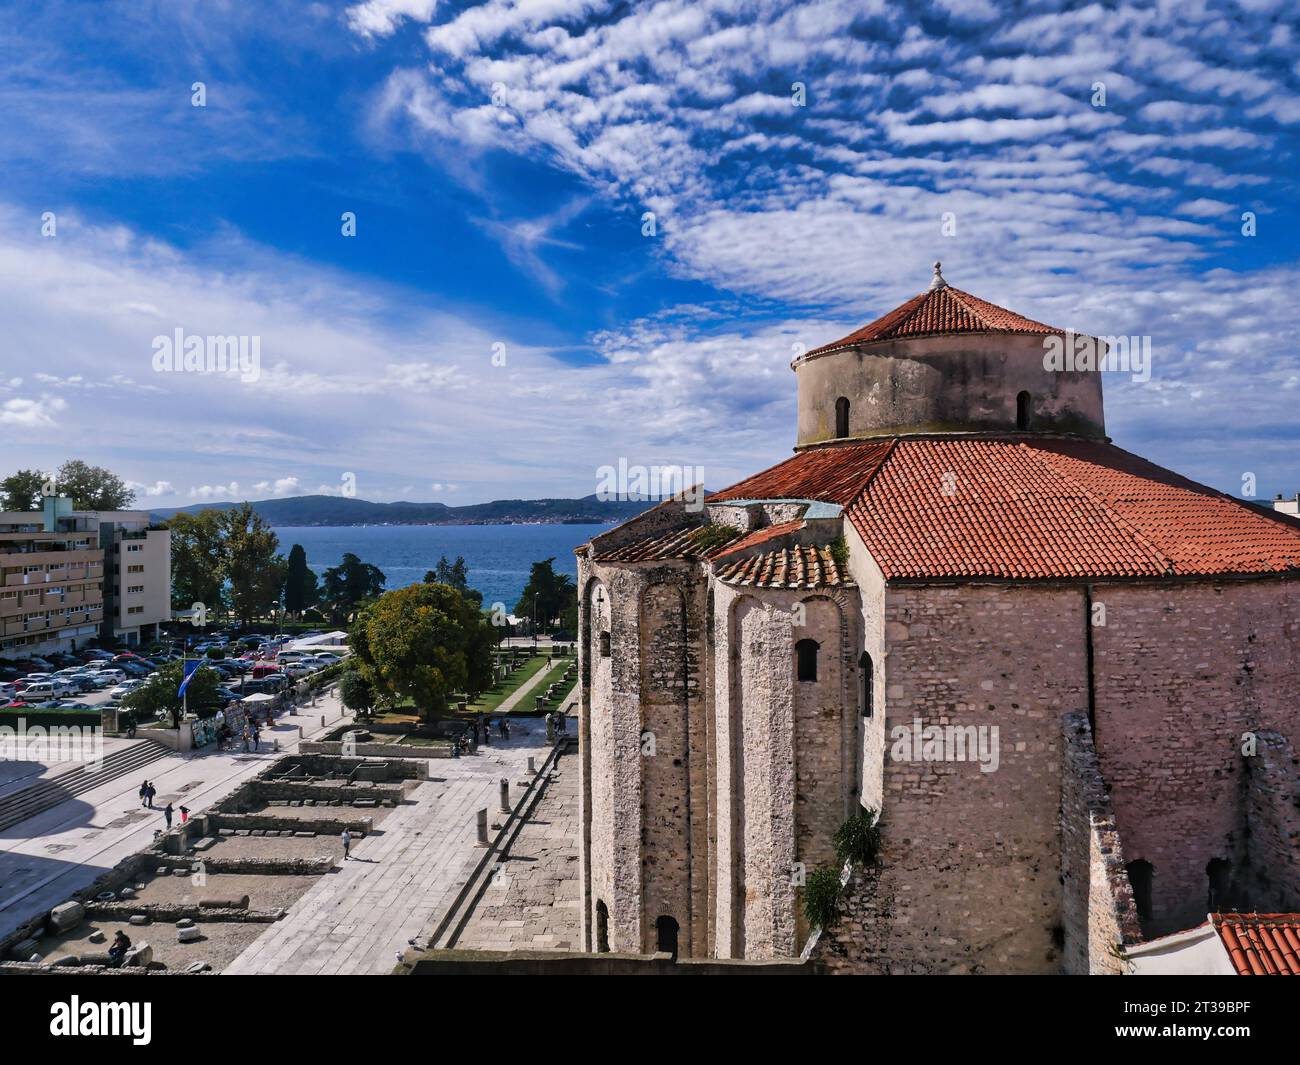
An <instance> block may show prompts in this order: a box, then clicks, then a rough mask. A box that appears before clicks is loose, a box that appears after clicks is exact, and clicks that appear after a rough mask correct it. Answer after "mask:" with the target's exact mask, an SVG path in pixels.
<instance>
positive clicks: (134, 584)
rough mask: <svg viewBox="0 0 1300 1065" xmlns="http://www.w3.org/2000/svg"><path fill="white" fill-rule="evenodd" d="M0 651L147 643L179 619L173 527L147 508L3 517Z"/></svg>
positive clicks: (61, 503) (64, 509)
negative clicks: (174, 608)
mask: <svg viewBox="0 0 1300 1065" xmlns="http://www.w3.org/2000/svg"><path fill="white" fill-rule="evenodd" d="M0 568H2V569H3V573H2V575H0V580H2V582H3V583H2V585H0V657H4V658H17V657H20V656H22V655H39V654H44V653H47V652H51V651H67V650H73V649H75V648H79V647H84V646H85V645H86V644H87V643H89V642H90V641H91V640H92V639H94V638H96V637H101V638H103V639H106V640H118V641H122V642H125V643H128V644H136V643H147V642H149V641H150V640H153V639H155V638H156V637H157V635H158V627H159V625H161V624H162V622H164V621H167V620H168V619H169V618H170V616H171V602H170V596H171V533H170V532H168V531H167V530H166V529H158V528H151V527H150V523H149V515H148V514H147V513H145V512H143V511H84V510H74V509H73V507H72V500H70V499H67V498H65V497H61V496H51V497H48V498H47V499H46V500H45V506H44V509H43V510H40V511H10V512H8V513H0Z"/></svg>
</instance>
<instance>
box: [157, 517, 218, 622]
mask: <svg viewBox="0 0 1300 1065" xmlns="http://www.w3.org/2000/svg"><path fill="white" fill-rule="evenodd" d="M163 524H164V525H165V526H166V527H167V528H168V529H170V530H171V534H172V537H171V540H172V606H174V607H176V609H178V610H184V609H186V608H188V607H190V606H193V605H194V604H195V603H202V604H204V606H206V607H208V609H209V610H210V611H213V612H215V611H217V610H219V609H220V608H221V602H222V587H223V585H224V584H225V582H226V542H225V530H224V527H223V522H222V517H221V511H219V510H201V511H199V513H197V514H177V515H175V516H174V517H172V518H169V519H168V520H167V521H165V522H163Z"/></svg>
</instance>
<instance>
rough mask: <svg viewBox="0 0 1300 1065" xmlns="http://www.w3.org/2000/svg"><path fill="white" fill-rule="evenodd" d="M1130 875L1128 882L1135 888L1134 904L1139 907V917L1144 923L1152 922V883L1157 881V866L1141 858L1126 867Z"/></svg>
mask: <svg viewBox="0 0 1300 1065" xmlns="http://www.w3.org/2000/svg"><path fill="white" fill-rule="evenodd" d="M1124 869H1125V871H1126V872H1127V873H1128V882H1129V883H1130V884H1131V885H1132V886H1133V904H1134V905H1135V906H1136V907H1137V912H1138V917H1139V918H1141V919H1142V920H1143V921H1149V920H1151V881H1152V880H1154V879H1155V872H1156V870H1155V866H1153V865H1152V864H1151V863H1150V862H1148V861H1146V860H1145V859H1142V858H1139V859H1138V860H1137V861H1135V862H1129V863H1128V865H1126V866H1125V867H1124Z"/></svg>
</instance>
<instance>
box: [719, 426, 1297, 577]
mask: <svg viewBox="0 0 1300 1065" xmlns="http://www.w3.org/2000/svg"><path fill="white" fill-rule="evenodd" d="M800 498H803V499H818V500H822V501H825V502H830V503H838V504H840V505H842V506H845V507H846V513H847V514H848V516H849V518H850V520H851V521H852V522H853V525H854V527H855V528H856V529H857V531H858V533H859V535H860V536H861V537H862V539H863V541H864V542H865V543H866V545H867V548H868V550H870V552H871V554H872V556H873V557H874V558H875V560H876V562H877V563H878V564H879V565H880V567H881V569H882V571H883V572H884V575H885V577H886V578H889V579H905V578H931V577H934V578H943V577H956V578H960V577H971V578H974V577H998V578H1008V579H1020V580H1033V579H1059V578H1075V577H1077V578H1084V577H1163V576H1214V575H1227V574H1250V573H1297V574H1300V528H1298V527H1296V526H1295V525H1293V524H1291V523H1288V522H1282V521H1278V520H1277V519H1275V518H1272V517H1269V516H1268V515H1267V514H1265V513H1263V512H1260V511H1257V510H1255V509H1254V508H1251V507H1248V506H1246V505H1245V504H1243V503H1240V502H1238V501H1236V500H1234V499H1232V498H1231V497H1229V496H1226V495H1223V494H1222V493H1220V492H1216V491H1214V490H1213V489H1210V488H1206V487H1204V486H1202V485H1198V484H1196V483H1195V482H1194V481H1189V480H1188V479H1187V478H1185V477H1180V476H1179V475H1178V474H1175V473H1172V472H1170V471H1169V470H1165V469H1162V468H1161V467H1159V466H1156V465H1155V464H1154V463H1150V462H1147V461H1145V460H1144V459H1141V458H1138V457H1137V456H1136V455H1133V454H1130V453H1129V452H1127V451H1124V450H1122V449H1120V448H1117V447H1115V446H1113V445H1111V444H1107V443H1104V442H1102V441H1090V440H1074V439H1065V438H1054V437H1048V436H1041V437H1038V436H1014V435H1013V436H1006V437H940V438H900V439H896V440H882V441H874V442H870V443H859V444H838V445H834V446H830V447H824V448H817V449H813V450H809V451H803V452H800V453H799V454H797V455H795V456H794V457H793V458H791V459H787V460H786V461H785V462H782V463H780V464H779V465H776V466H773V467H772V468H771V469H769V470H766V471H764V472H763V473H760V474H757V475H755V476H753V477H750V478H748V479H746V480H744V481H741V482H740V483H739V484H737V485H733V486H732V487H731V488H728V489H726V490H724V491H722V492H718V493H716V494H715V495H712V496H710V497H709V502H711V503H712V502H722V501H725V500H729V499H800Z"/></svg>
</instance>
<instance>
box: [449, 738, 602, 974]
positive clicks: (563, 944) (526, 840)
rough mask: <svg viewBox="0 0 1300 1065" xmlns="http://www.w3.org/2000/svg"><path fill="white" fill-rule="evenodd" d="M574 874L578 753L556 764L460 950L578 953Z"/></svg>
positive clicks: (458, 942) (578, 899)
mask: <svg viewBox="0 0 1300 1065" xmlns="http://www.w3.org/2000/svg"><path fill="white" fill-rule="evenodd" d="M581 922H582V902H581V892H580V884H579V869H578V754H577V751H576V750H574V751H571V752H569V753H567V754H565V755H563V756H561V758H560V759H559V761H558V762H557V763H556V767H555V769H554V771H553V772H552V773H551V774H550V778H549V779H548V781H547V783H546V785H545V787H544V790H543V791H542V794H541V797H540V798H539V799H538V800H537V805H536V806H535V807H534V808H533V812H532V816H531V817H529V818H528V820H527V821H525V822H524V824H523V826H522V827H521V828H520V830H519V835H518V836H517V837H516V838H515V841H514V844H513V845H512V846H511V847H510V850H509V851H508V852H507V853H506V855H505V857H504V859H503V860H502V861H501V862H500V864H499V869H498V871H497V873H496V874H495V875H494V876H493V877H492V879H491V881H490V882H489V884H488V886H487V889H486V890H485V891H484V893H483V896H482V897H481V898H480V899H479V900H478V902H477V903H476V904H475V905H474V908H473V910H472V911H471V912H470V915H469V920H468V922H467V923H466V925H465V928H464V930H463V931H462V932H461V933H460V935H459V936H457V937H456V938H455V940H454V941H453V942H450V943H448V944H447V945H448V947H454V948H457V949H460V950H575V951H580V950H582V930H581Z"/></svg>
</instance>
